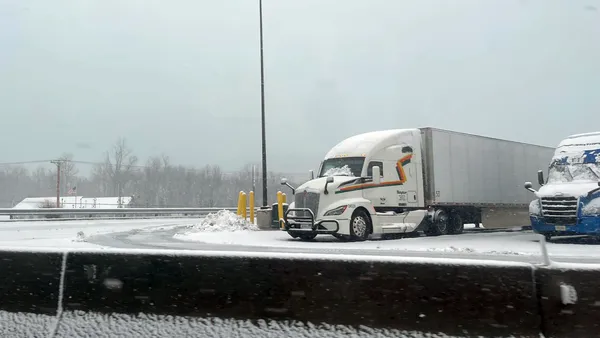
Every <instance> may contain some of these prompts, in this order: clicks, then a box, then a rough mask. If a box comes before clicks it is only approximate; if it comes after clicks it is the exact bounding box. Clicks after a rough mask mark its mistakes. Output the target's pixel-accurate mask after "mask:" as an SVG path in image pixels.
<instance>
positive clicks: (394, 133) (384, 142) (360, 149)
mask: <svg viewBox="0 0 600 338" xmlns="http://www.w3.org/2000/svg"><path fill="white" fill-rule="evenodd" d="M414 131H418V129H416V128H414V129H390V130H381V131H372V132H368V133H363V134H358V135H354V136H351V137H349V138H347V139H345V140H343V141H341V142H340V143H338V144H336V145H335V146H334V147H333V148H331V150H330V151H329V152H328V153H327V154H326V155H325V159H328V158H334V157H338V156H345V157H363V156H366V154H368V153H370V152H372V151H373V150H375V149H379V148H384V147H387V146H391V145H394V144H397V138H398V136H399V135H401V134H405V133H410V132H414Z"/></svg>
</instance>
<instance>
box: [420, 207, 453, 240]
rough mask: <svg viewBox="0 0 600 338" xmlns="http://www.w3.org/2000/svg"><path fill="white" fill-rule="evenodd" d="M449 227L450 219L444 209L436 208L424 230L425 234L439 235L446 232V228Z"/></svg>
mask: <svg viewBox="0 0 600 338" xmlns="http://www.w3.org/2000/svg"><path fill="white" fill-rule="evenodd" d="M449 227H450V220H449V217H448V213H446V212H445V211H444V210H436V211H435V214H434V216H433V220H432V222H431V224H430V225H429V228H428V229H427V230H426V231H425V234H426V235H427V236H440V235H446V234H448V228H449Z"/></svg>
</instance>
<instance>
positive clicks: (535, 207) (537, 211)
mask: <svg viewBox="0 0 600 338" xmlns="http://www.w3.org/2000/svg"><path fill="white" fill-rule="evenodd" d="M529 214H530V215H533V216H541V215H542V208H541V206H540V200H533V201H531V203H529Z"/></svg>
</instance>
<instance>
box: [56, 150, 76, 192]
mask: <svg viewBox="0 0 600 338" xmlns="http://www.w3.org/2000/svg"><path fill="white" fill-rule="evenodd" d="M58 160H59V161H61V162H62V164H61V166H60V174H61V178H60V181H61V182H63V184H62V187H61V190H62V193H65V192H66V191H67V189H68V188H67V187H69V186H70V187H71V188H74V187H76V186H77V175H78V174H79V170H77V168H76V166H75V163H73V154H71V153H64V154H62V156H61V157H60V158H59V159H58Z"/></svg>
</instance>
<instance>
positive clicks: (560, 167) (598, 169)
mask: <svg viewBox="0 0 600 338" xmlns="http://www.w3.org/2000/svg"><path fill="white" fill-rule="evenodd" d="M573 181H595V182H598V181H600V166H599V165H598V164H597V163H576V164H575V163H572V164H563V163H555V164H553V165H552V166H550V170H549V171H548V183H568V182H573Z"/></svg>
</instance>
